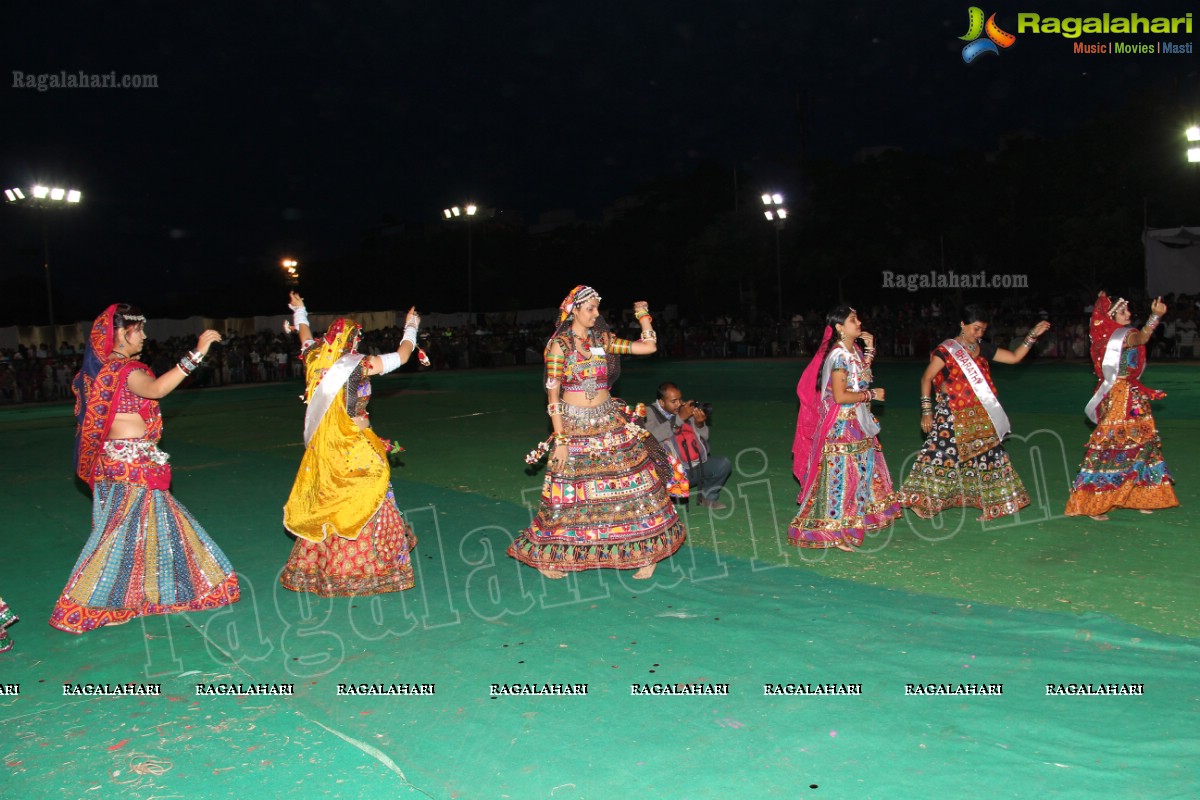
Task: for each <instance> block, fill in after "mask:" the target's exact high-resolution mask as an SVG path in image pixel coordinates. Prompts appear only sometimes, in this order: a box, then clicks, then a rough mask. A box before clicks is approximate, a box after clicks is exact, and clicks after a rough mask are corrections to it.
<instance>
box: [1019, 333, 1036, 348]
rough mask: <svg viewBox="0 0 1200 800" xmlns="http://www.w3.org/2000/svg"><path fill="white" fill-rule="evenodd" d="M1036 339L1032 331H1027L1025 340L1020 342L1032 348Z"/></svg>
mask: <svg viewBox="0 0 1200 800" xmlns="http://www.w3.org/2000/svg"><path fill="white" fill-rule="evenodd" d="M1037 340H1038V337H1036V336H1034V335H1033V331H1030V332H1029V333H1027V334H1025V341H1023V342H1021V344H1023V345H1025V346H1026V347H1028V348H1030V349H1032V348H1033V346H1034V345H1035V344H1037Z"/></svg>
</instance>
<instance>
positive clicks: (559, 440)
mask: <svg viewBox="0 0 1200 800" xmlns="http://www.w3.org/2000/svg"><path fill="white" fill-rule="evenodd" d="M569 441H570V439H569V438H568V437H567V435H566V434H565V433H556V434H554V446H555V447H564V446H566V445H567V442H569Z"/></svg>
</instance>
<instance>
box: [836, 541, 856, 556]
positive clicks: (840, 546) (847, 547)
mask: <svg viewBox="0 0 1200 800" xmlns="http://www.w3.org/2000/svg"><path fill="white" fill-rule="evenodd" d="M834 547H836V548H837V549H838V550H845V551H846V552H847V553H853V552H854V548H853V547H851V546H850V545H848V544H846V543H845V542H838V543H837V544H835V545H834Z"/></svg>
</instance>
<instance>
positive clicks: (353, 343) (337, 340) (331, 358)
mask: <svg viewBox="0 0 1200 800" xmlns="http://www.w3.org/2000/svg"><path fill="white" fill-rule="evenodd" d="M361 332H362V326H361V325H359V324H358V323H356V322H355V321H354V320H352V319H346V318H345V317H338V318H337V319H335V320H334V321H333V324H332V325H330V326H329V329H328V330H327V331H325V335H324V336H322V337H321V338H320V339H317V340H316V341H314V342H312V343H311V344H310V345H309V346H308V347H307V348H306V349H305V351H304V353H303V354H302V355H303V357H304V372H305V378H306V380H307V382H308V387H307V389H306V391H305V398H304V399H305V402H307V401H308V398H309V397H311V396H312V393H313V391H314V390H315V389H316V388H317V384H318V383H320V382H321V376H322V375H324V374H325V370H327V369H329V368H330V367H332V366H333V365H334V363H336V362H337V360H338V359H339V358H341V357H342V356H344V355H350V354H352V353H355V352H356V348H357V346H358V335H359V333H361Z"/></svg>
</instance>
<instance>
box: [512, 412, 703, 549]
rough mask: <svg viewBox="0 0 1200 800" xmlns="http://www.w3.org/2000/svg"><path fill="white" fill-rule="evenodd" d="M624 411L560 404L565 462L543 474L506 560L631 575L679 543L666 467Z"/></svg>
mask: <svg viewBox="0 0 1200 800" xmlns="http://www.w3.org/2000/svg"><path fill="white" fill-rule="evenodd" d="M626 408H627V407H626V406H625V404H624V403H623V402H622V401H620V400H618V399H616V398H610V399H609V400H608V401H607V402H605V403H603V404H601V405H599V406H595V407H594V408H583V407H579V406H572V405H566V407H565V409H564V412H563V417H562V423H563V433H564V434H565V435H566V436H567V437H568V449H569V451H570V458H569V459H568V460H567V465H566V467H565V468H564V469H563V471H562V472H559V473H552V472H551V471H549V470H547V471H546V477H545V480H544V482H543V483H542V499H541V506H540V508H539V509H538V512H537V515H536V516H535V517H534V519H533V523H532V524H531V525H530V526H529V527H528V528H526V529H525V530H523V531H521V535H520V536H518V537H517V539H516V540H515V541H514V542H513V543H512V544H511V545H509V548H508V554H509V555H510V556H512V557H513V558H515V559H517V560H518V561H520V562H521V563H523V564H528V565H529V566H531V567H537V568H538V569H552V570H559V571H562V572H582V571H583V570H588V569H604V568H612V569H636V568H638V567H645V566H649V565H650V564H655V563H657V562H659V561H662V560H663V559H664V558H668V557H669V556H670V555H671V554H672V553H674V552H675V551H676V550H678V549H679V546H680V545H682V544H683V540H684V537H685V536H686V535H687V530H686V527H685V526H684V523H683V520H681V519H680V518H679V516H678V515H677V514H676V513H675V508H674V506H672V505H671V501H670V499H669V497H668V488H667V487H668V485H669V484H670V483H671V482H672V480H673V478H672V469H671V466H670V465H669V464H668V463H667V461H666V458H665V454H661V453H657V454H656V453H653V452H652V449H653V447H654V445H656V444H657V442H655V441H654V439H653V437H651V436H650V435H649V434H648V433H647V432H646V431H645V430H644V429H643V428H639V427H637V426H636V425H634V424H633V423H632V422H630V418H629V417H628V416H627V410H626ZM655 455H657V456H658V457H657V458H656V457H654V456H655Z"/></svg>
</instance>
